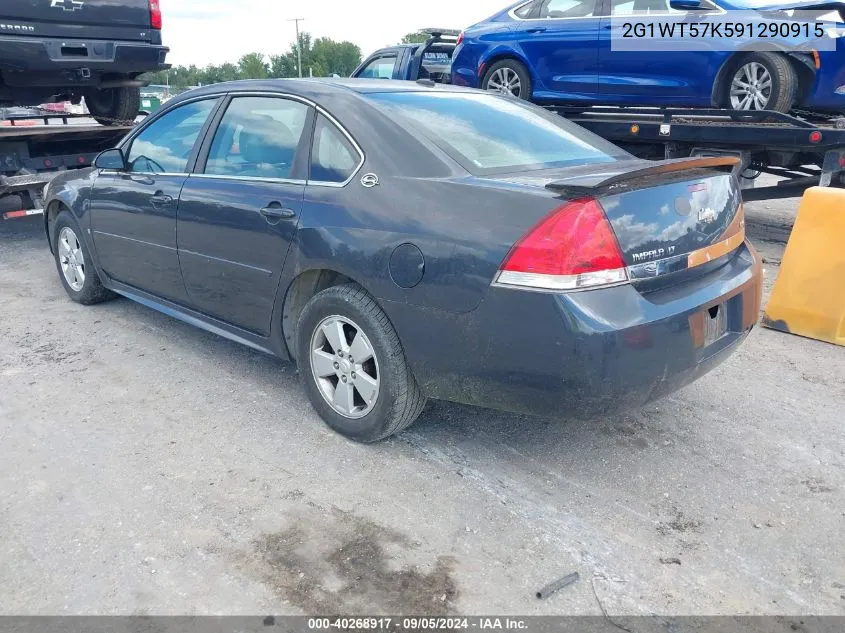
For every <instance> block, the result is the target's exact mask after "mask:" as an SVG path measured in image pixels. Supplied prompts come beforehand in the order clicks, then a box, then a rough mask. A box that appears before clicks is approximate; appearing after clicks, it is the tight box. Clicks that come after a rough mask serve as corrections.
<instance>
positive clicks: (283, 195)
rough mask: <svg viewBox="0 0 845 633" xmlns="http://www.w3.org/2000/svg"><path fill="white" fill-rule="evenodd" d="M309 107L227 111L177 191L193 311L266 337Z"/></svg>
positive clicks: (235, 102) (303, 163)
mask: <svg viewBox="0 0 845 633" xmlns="http://www.w3.org/2000/svg"><path fill="white" fill-rule="evenodd" d="M311 121H312V111H311V108H310V106H308V105H307V104H305V103H302V102H301V101H298V100H295V99H288V98H284V97H264V96H243V97H235V98H233V99H232V100H231V102H230V103H229V105H228V107H227V109H226V112H225V113H224V115H223V118H222V119H221V121H220V125H219V126H218V128H217V130H216V132H215V133H214V135H213V137H212V136H211V135H209V139H208V140H207V142H206V146H207V147H206V148H204V149H203V150H202V151H201V156H205V155H207V158H201V159H200V161H199V162H198V164H197V169H196V173H195V174H193V175H191V176H190V177H189V178H188V179H187V181H186V182H185V185H184V187H183V188H182V196H181V201H180V205H179V217H178V221H177V231H178V236H179V239H178V244H179V260H180V262H181V267H182V276H183V278H184V280H185V286H186V287H187V291H188V295H189V299H190V305H191V306H192V307H193V308H195V309H196V310H199V311H200V312H203V313H205V314H207V315H209V316H212V317H215V318H217V319H220V320H222V321H225V322H227V323H230V324H232V325H235V326H238V327H241V328H243V329H246V330H249V331H251V332H254V333H257V334H260V335H264V336H266V335H268V334H269V332H270V321H271V316H272V312H273V304H274V301H275V298H276V292H277V290H278V287H279V280H280V278H281V274H282V267H283V266H284V263H285V258H286V257H287V254H288V250H289V248H290V244H291V241H292V240H293V239H294V237H295V236H296V230H297V225H298V223H299V216H300V212H301V210H302V199H303V196H304V192H305V180H306V178H307V173H308V144H309V141H310V136H311V134H310V131H311V127H312V125H311Z"/></svg>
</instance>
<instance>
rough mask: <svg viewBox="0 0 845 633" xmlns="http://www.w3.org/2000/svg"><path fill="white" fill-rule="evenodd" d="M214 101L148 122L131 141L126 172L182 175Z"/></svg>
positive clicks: (169, 113) (174, 111)
mask: <svg viewBox="0 0 845 633" xmlns="http://www.w3.org/2000/svg"><path fill="white" fill-rule="evenodd" d="M216 103H217V102H216V100H215V99H208V100H205V101H194V102H193V103H186V104H185V105H183V106H179V107H178V108H176V109H175V110H172V111H171V112H168V113H167V114H165V115H164V116H162V117H160V118H158V119H156V120H155V121H153V122H152V123H150V124H149V125H148V126H147V127H146V128H144V130H143V131H141V133H140V134H138V136H136V137H135V138H134V139H133V140H132V144H131V145H130V147H129V152H128V155H127V156H128V158H127V161H128V163H129V171H132V172H144V173H154V174H160V173H171V174H182V173H185V172H186V171H187V170H188V160H189V159H190V157H191V152H193V149H194V145H196V143H197V139H198V138H199V135H200V132H201V131H202V128H203V126H204V125H205V121H206V119H208V115H209V114H210V113H211V110H212V109H213V108H214V105H215V104H216Z"/></svg>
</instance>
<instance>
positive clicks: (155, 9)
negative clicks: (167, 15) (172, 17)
mask: <svg viewBox="0 0 845 633" xmlns="http://www.w3.org/2000/svg"><path fill="white" fill-rule="evenodd" d="M150 24H152V27H153V28H154V29H159V30H160V29H161V5H160V4H159V0H150Z"/></svg>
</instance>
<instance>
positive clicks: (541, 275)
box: [495, 198, 628, 291]
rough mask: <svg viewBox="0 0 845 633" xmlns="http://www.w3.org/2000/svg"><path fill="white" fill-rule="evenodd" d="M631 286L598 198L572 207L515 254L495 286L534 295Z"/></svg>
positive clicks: (519, 245) (531, 234) (549, 220)
mask: <svg viewBox="0 0 845 633" xmlns="http://www.w3.org/2000/svg"><path fill="white" fill-rule="evenodd" d="M626 281H628V272H627V270H626V268H625V262H624V261H623V259H622V251H621V249H620V248H619V242H617V240H616V235H615V234H614V233H613V228H612V227H611V226H610V222H609V221H608V220H607V216H606V215H605V214H604V210H603V209H602V208H601V205H599V203H598V202H597V201H596V200H594V199H593V198H581V199H579V200H573V201H571V202H567V203H566V204H565V205H563V206H562V207H560V208H558V209H555V210H554V211H553V212H552V213H551V214H550V215H548V216H547V217H545V218H543V220H542V221H540V223H539V224H537V225H536V226H535V227H534V228H532V229H531V230H530V231H528V233H526V234H525V236H524V237H523V238H522V239H521V240H519V242H517V243H516V244H515V245H514V247H513V248H512V249H511V251H510V253H508V256H507V257H506V258H505V261H504V262H503V263H502V266H501V268H500V269H499V274H498V275H497V277H496V282H495V283H496V285H500V286H512V287H520V288H526V289H533V290H548V291H561V290H582V289H587V288H596V287H598V286H607V285H611V284H619V283H623V282H626Z"/></svg>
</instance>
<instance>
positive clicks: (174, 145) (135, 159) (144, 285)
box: [90, 99, 217, 303]
mask: <svg viewBox="0 0 845 633" xmlns="http://www.w3.org/2000/svg"><path fill="white" fill-rule="evenodd" d="M216 103H217V102H216V100H214V99H208V100H204V101H195V102H193V103H187V104H185V105H183V106H179V107H178V108H176V109H174V110H172V111H171V112H168V113H167V114H165V115H164V116H162V117H161V118H159V119H157V120H156V121H153V122H152V123H150V125H149V126H147V127H145V128H143V129H142V131H141V132H140V133H139V134H138V135H137V136H136V137H135V138H134V139H132V140H131V142H130V144H129V146H128V147H126V148H124V152H125V153H126V155H127V159H128V160H127V162H128V169H127V171H122V172H118V171H111V170H103V171H101V172H100V174H99V175H98V176H97V179H96V181H95V182H94V186H93V189H92V192H91V203H90V204H91V207H90V212H91V229H92V235H93V239H94V245H95V247H96V249H97V255H98V258H99V262H100V266H101V267H102V269H103V271H104V272H105V273H106V274H108V276H109V277H111V278H112V279H114V280H116V281H119V282H122V283H124V284H127V285H129V286H133V287H135V288H138V289H140V290H144V291H146V292H149V293H151V294H154V295H156V296H159V297H162V298H165V299H168V300H171V301H175V302H178V303H183V302H185V300H186V299H187V294H186V292H185V286H184V284H183V283H182V274H181V272H180V270H179V256H178V254H177V252H176V211H177V209H178V206H179V195H180V193H181V191H182V185H183V184H184V182H185V180H186V179H187V178H188V174H187V172H188V170H189V168H190V167H189V163H190V162H191V160H192V158H193V155H194V152H195V150H196V148H197V146H198V145H199V143H198V140H199V139H200V137H201V132H202V130H203V129H204V126H205V125H206V121H207V119H208V116H209V114H210V113H211V111H212V109H213V108H214V106H215V104H216Z"/></svg>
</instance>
